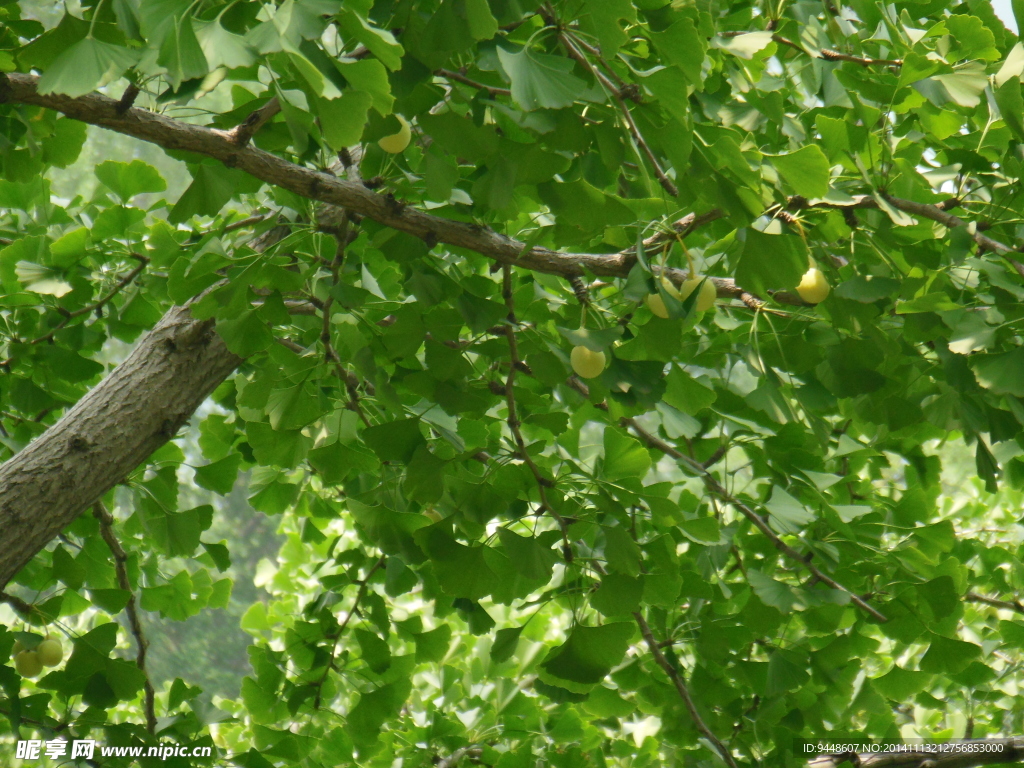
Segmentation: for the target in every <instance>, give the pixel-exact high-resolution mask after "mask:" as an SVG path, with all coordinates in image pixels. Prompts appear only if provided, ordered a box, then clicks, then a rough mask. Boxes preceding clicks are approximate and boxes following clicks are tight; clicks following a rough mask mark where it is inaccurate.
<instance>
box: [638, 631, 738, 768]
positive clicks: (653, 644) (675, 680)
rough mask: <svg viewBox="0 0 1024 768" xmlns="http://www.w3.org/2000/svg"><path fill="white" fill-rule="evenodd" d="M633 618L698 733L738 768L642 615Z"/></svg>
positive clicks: (734, 767) (732, 766)
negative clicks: (703, 716) (709, 725)
mask: <svg viewBox="0 0 1024 768" xmlns="http://www.w3.org/2000/svg"><path fill="white" fill-rule="evenodd" d="M633 618H634V619H636V623H637V625H638V626H639V627H640V633H641V634H642V635H643V636H644V641H645V642H646V643H647V647H648V648H649V649H650V650H651V655H652V656H653V657H654V660H655V661H656V662H658V666H659V667H661V668H662V669H663V670H664V671H665V674H666V675H668V677H669V680H671V681H672V684H673V685H674V686H675V687H676V692H677V693H678V694H679V698H681V699H682V700H683V704H684V705H685V706H686V711H687V712H689V713H690V718H691V719H692V720H693V722H694V725H696V726H697V730H698V731H700V732H701V734H703V735H704V737H705V738H706V739H707V740H708V741H710V742H711V743H712V744H714V745H715V749H717V750H718V754H720V755H721V756H722V759H723V760H724V761H725V763H726V765H728V766H729V768H738V766H737V765H736V761H735V760H734V759H733V756H732V753H731V752H730V751H729V748H728V747H727V746H725V744H723V743H722V741H721V740H720V739H719V738H718V737H717V736H716V735H715V734H714V731H712V730H711V729H710V728H708V726H707V723H705V722H704V720H703V719H702V718H701V716H700V712H698V711H697V705H696V704H694V703H693V697H692V696H691V695H690V689H689V688H687V687H686V683H685V682H684V681H683V677H682V675H680V674H679V670H677V669H676V668H675V667H673V666H672V664H671V663H670V662H669V660H668V659H666V658H665V654H664V653H662V652H661V646H660V644H659V643H658V641H657V640H655V639H654V634H653V633H652V632H651V628H650V626H649V625H648V624H647V621H646V619H644V617H643V614H642V613H640V612H639V611H637V612H636V613H634V614H633Z"/></svg>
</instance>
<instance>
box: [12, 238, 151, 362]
mask: <svg viewBox="0 0 1024 768" xmlns="http://www.w3.org/2000/svg"><path fill="white" fill-rule="evenodd" d="M131 257H132V258H133V259H136V260H138V262H139V266H137V267H135V269H133V270H132V271H131V272H129V273H128V274H127V275H125V276H124V277H122V278H121V279H120V280H119V281H118V283H117V285H115V286H114V287H113V288H111V289H110V291H108V292H107V294H106V295H105V296H103V297H102V298H101V299H100V300H99V301H96V302H93V303H92V304H89V305H88V306H85V307H82V308H81V309H76V310H75V311H74V312H68V311H66V310H62V314H63V315H64V319H63V320H61V321H60V322H59V323H57V325H55V326H54V327H53V328H51V329H50V331H49V332H48V333H44V334H43V335H42V336H39V337H37V338H35V339H32V340H31V341H28V342H25V343H26V344H27V345H29V346H34V345H36V344H42V343H43V342H44V341H53V339H54V337H55V336H56V335H57V333H58V332H60V331H61V330H63V329H64V328H65V327H66V326H67V324H68V323H69V322H71V321H72V320H73V319H75V318H76V317H81V316H82V315H87V314H89V313H90V312H95V311H96V310H98V309H103V307H105V306H106V305H107V304H108V303H110V301H111V299H113V298H114V297H115V296H117V294H119V293H120V292H121V291H123V290H124V289H125V288H126V287H127V286H128V285H129V284H130V283H131V282H132V281H133V280H134V279H135V278H136V277H138V276H139V274H140V273H141V272H142V270H144V269H145V268H146V265H147V264H149V259H148V258H146V257H145V256H140V255H139V254H137V253H133V254H131ZM13 360H14V358H13V357H9V358H7V359H6V360H3V361H0V367H3V366H7V365H10V364H11V362H12V361H13Z"/></svg>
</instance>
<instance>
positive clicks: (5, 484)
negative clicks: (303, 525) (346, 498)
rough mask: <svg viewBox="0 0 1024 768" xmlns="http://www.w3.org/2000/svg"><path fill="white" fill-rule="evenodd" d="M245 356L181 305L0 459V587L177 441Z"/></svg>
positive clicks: (206, 323)
mask: <svg viewBox="0 0 1024 768" xmlns="http://www.w3.org/2000/svg"><path fill="white" fill-rule="evenodd" d="M240 362H241V360H240V359H239V358H238V357H236V356H235V355H233V354H232V353H231V352H229V351H228V349H227V347H225V346H224V342H223V341H222V340H221V338H220V336H218V335H217V334H216V332H215V331H214V328H213V323H212V321H198V320H196V319H194V318H193V317H192V315H191V313H190V311H189V309H188V307H187V306H186V307H174V308H172V309H171V310H170V311H169V312H168V313H167V314H166V315H164V317H163V318H162V319H161V320H160V322H159V323H157V325H156V327H154V328H153V330H152V331H150V332H149V333H148V334H147V335H146V336H145V337H144V338H143V339H142V341H141V342H140V343H139V345H138V346H137V347H136V348H135V350H134V351H133V352H132V353H131V355H130V356H129V357H128V359H127V360H125V361H124V362H123V363H121V365H119V366H118V367H117V368H116V369H114V371H113V372H112V373H111V374H110V375H109V376H107V378H106V379H104V380H103V381H102V382H101V383H100V384H98V385H97V386H96V387H95V388H94V389H92V391H90V392H89V393H88V394H87V395H86V396H85V397H83V398H82V399H81V400H80V401H78V403H76V404H75V405H74V406H73V407H72V408H71V409H69V410H68V411H67V413H65V414H64V416H63V417H62V418H61V419H60V421H58V422H57V423H56V424H54V425H53V426H52V427H50V428H49V429H48V430H47V431H46V432H45V433H44V434H43V435H41V436H40V437H39V438H37V439H36V440H35V441H33V442H32V443H30V444H29V445H28V447H26V448H25V449H24V450H23V451H21V452H20V453H18V454H16V455H15V456H13V457H12V458H11V459H9V460H8V461H7V462H6V463H4V464H3V465H0V541H2V542H3V546H2V548H0V589H2V588H3V587H5V586H6V585H7V583H8V582H9V581H10V580H11V578H12V577H13V576H14V575H15V574H16V573H17V572H18V571H19V570H20V569H21V568H22V567H23V566H24V565H25V564H26V563H28V561H29V560H31V559H32V558H33V557H34V556H35V555H36V553H38V552H39V551H40V550H42V549H43V548H44V547H45V546H46V545H47V543H48V542H50V541H51V540H52V539H53V538H54V537H55V536H56V535H57V534H58V533H60V531H61V530H62V529H63V528H64V527H65V526H67V525H68V524H69V523H71V522H72V521H73V520H74V519H75V518H76V517H78V515H79V514H81V513H82V511H83V510H85V509H87V508H88V507H89V506H90V505H91V504H93V503H94V502H95V501H96V500H97V499H99V498H100V497H101V496H102V495H103V494H104V493H106V492H107V491H108V490H110V489H111V488H113V487H114V486H115V485H117V484H118V483H120V482H121V481H122V480H123V479H124V478H125V476H126V475H128V473H130V472H131V471H132V470H134V469H135V468H136V467H137V466H139V465H140V464H141V463H142V462H143V461H145V460H146V458H147V457H148V456H149V455H150V454H151V453H153V451H155V450H156V449H157V448H159V447H160V446H161V445H163V444H164V443H166V442H167V441H168V440H170V439H171V438H172V437H174V435H175V433H176V432H177V431H178V429H179V428H180V427H181V426H182V425H183V424H184V423H185V422H186V421H188V419H189V417H190V416H191V415H192V413H193V411H195V409H196V408H198V407H199V405H200V404H201V403H202V402H203V400H205V399H206V397H207V396H208V395H209V394H210V393H211V392H212V391H213V390H214V389H215V388H216V387H217V385H218V384H220V383H221V382H222V381H224V379H225V378H226V377H227V376H228V375H229V374H230V373H231V372H232V371H233V370H234V369H235V368H236V367H237V366H238V364H239V363H240Z"/></svg>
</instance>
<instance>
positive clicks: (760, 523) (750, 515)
mask: <svg viewBox="0 0 1024 768" xmlns="http://www.w3.org/2000/svg"><path fill="white" fill-rule="evenodd" d="M622 424H623V426H625V427H628V428H629V429H632V430H633V432H634V433H635V434H636V436H637V437H639V438H640V439H641V440H642V441H643V442H644V443H646V444H647V446H648V447H649V448H654V449H655V450H658V451H661V452H662V453H665V454H668V455H669V456H671V457H672V458H673V459H675V460H676V461H678V462H679V463H680V464H683V465H685V466H686V468H687V469H689V470H690V471H691V472H693V473H694V474H696V475H698V476H699V477H700V479H701V480H703V481H704V485H705V487H706V488H707V489H708V491H710V492H711V493H712V494H714V495H715V496H716V497H718V498H719V499H721V500H722V501H723V502H725V503H726V504H730V505H732V506H733V507H735V508H736V509H738V510H739V511H740V513H741V514H742V515H743V516H744V517H745V518H747V519H748V520H749V521H750V522H752V523H753V524H754V526H755V527H756V528H757V529H758V530H759V531H761V533H763V534H764V535H765V536H767V537H768V539H769V540H770V541H771V543H772V545H773V546H774V547H775V548H776V549H777V550H779V552H781V553H782V554H784V555H785V556H786V557H788V558H789V559H791V560H793V561H794V562H795V563H797V564H798V565H799V566H800V567H801V568H804V569H805V570H807V571H809V572H810V573H811V575H813V576H814V578H815V579H817V580H818V581H820V582H822V583H824V584H827V585H828V586H830V587H832V589H838V590H839V591H841V592H845V593H846V594H847V595H849V596H850V601H851V602H853V603H854V604H855V605H856V606H857V607H858V608H860V609H861V610H863V611H864V612H865V613H867V614H869V615H870V616H871V617H872V618H874V619H875V620H876V621H880V622H884V621H888V619H887V618H886V617H885V615H884V614H882V613H880V612H879V611H878V610H877V609H876V608H874V607H872V606H871V605H869V604H868V603H867V601H866V600H864V598H862V597H860V596H859V595H856V594H854V593H853V592H851V591H850V590H849V589H847V588H846V587H844V586H843V585H842V584H840V583H839V582H838V581H836V580H835V579H833V578H832V577H831V576H829V575H828V574H826V573H824V572H823V571H822V570H821V569H819V568H818V567H817V566H814V565H811V563H810V562H808V558H807V557H806V556H805V555H802V554H801V553H800V552H798V551H797V550H795V549H793V547H791V546H789V545H788V544H787V543H786V542H784V541H783V540H782V539H781V538H780V537H779V535H778V534H777V533H775V531H773V530H772V529H771V526H769V525H768V523H767V521H766V520H765V519H764V518H763V517H761V515H759V514H758V513H757V512H755V511H754V510H752V509H751V508H750V507H748V506H747V505H746V504H744V503H743V502H742V501H740V500H739V499H737V498H736V497H735V496H733V495H732V494H730V493H729V492H728V491H727V490H726V489H725V488H724V487H723V486H722V484H721V483H719V482H718V481H717V480H715V478H714V477H713V476H712V475H711V473H710V472H708V471H707V469H705V468H704V466H703V465H702V464H700V463H699V462H697V461H695V460H694V459H691V458H690V457H689V456H687V455H686V454H684V453H683V452H682V451H680V450H679V449H677V448H675V447H674V446H672V445H670V444H669V443H666V442H665V441H664V440H661V439H660V438H658V437H656V436H654V435H652V434H651V433H650V432H648V431H647V430H646V429H644V428H643V427H642V426H640V424H639V423H638V422H637V421H636V419H632V418H624V419H622Z"/></svg>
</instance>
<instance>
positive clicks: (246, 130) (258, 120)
mask: <svg viewBox="0 0 1024 768" xmlns="http://www.w3.org/2000/svg"><path fill="white" fill-rule="evenodd" d="M280 111H281V102H280V101H278V99H277V96H274V97H273V98H271V99H270V101H268V102H267V103H266V104H264V105H263V106H262V107H260V108H259V109H257V110H254V111H253V112H252V113H250V115H249V116H248V117H247V118H245V120H244V121H243V122H241V123H240V124H239V125H237V126H235V127H234V128H233V129H232V130H230V131H228V138H229V139H230V140H231V142H232V143H234V144H236V145H237V146H239V147H244V146H247V145H248V144H249V142H250V141H251V140H252V137H253V136H255V135H256V132H257V131H259V129H260V128H262V127H263V126H264V125H266V124H267V122H268V121H269V120H270V119H271V118H273V117H274V115H276V114H277V113H278V112H280Z"/></svg>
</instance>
